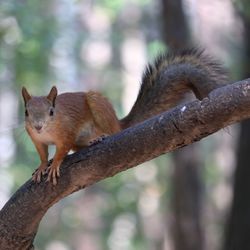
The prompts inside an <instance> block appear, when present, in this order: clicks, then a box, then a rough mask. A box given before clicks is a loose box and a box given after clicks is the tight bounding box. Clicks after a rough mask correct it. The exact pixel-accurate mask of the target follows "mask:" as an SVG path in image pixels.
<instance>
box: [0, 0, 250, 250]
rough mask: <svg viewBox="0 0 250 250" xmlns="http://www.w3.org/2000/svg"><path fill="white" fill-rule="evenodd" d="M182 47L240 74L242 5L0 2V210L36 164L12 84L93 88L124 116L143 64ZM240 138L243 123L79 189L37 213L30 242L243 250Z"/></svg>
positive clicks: (246, 242) (247, 132) (241, 1)
mask: <svg viewBox="0 0 250 250" xmlns="http://www.w3.org/2000/svg"><path fill="white" fill-rule="evenodd" d="M187 46H199V47H203V48H205V49H206V51H207V53H209V54H211V55H213V56H214V57H216V58H217V59H219V60H220V61H221V62H222V63H223V64H224V65H225V67H226V68H227V69H228V70H229V73H230V77H231V79H232V81H236V80H239V79H243V78H246V77H249V73H250V72H249V71H250V60H249V58H250V4H249V2H248V0H209V1H206V0H199V1H195V0H154V1H153V0H126V1H125V0H102V1H101V0H60V1H59V0H43V1H40V0H18V1H17V0H16V1H15V0H9V1H4V0H2V1H0V183H1V185H0V207H2V206H3V205H4V204H5V202H6V201H7V200H8V199H9V198H10V196H11V194H13V192H15V190H17V189H18V188H19V187H20V186H21V185H22V184H23V183H24V182H25V181H26V180H27V179H29V178H30V176H31V174H32V172H33V171H34V169H35V168H36V167H37V166H38V164H39V158H38V155H37V153H36V151H35V148H34V146H33V144H32V142H31V140H30V139H29V137H28V136H27V134H26V132H25V130H24V114H23V113H24V108H23V102H22V99H21V95H20V89H21V86H23V85H24V86H26V87H27V88H28V89H29V91H30V92H31V93H34V94H35V95H45V94H47V93H48V91H49V89H50V88H51V86H53V85H56V86H57V87H58V89H59V92H66V91H86V90H90V89H91V90H98V91H100V92H102V93H103V94H104V95H106V96H107V97H108V98H109V99H110V101H111V102H112V103H113V104H114V107H115V109H116V111H117V114H118V116H119V117H123V116H124V115H125V114H126V113H127V112H128V111H129V110H130V108H131V106H132V104H133V102H134V100H135V98H136V95H137V92H138V89H139V85H140V81H141V75H142V72H143V70H144V69H145V65H146V64H147V63H148V62H152V61H153V59H154V58H155V57H156V56H157V55H158V54H159V53H161V52H164V51H173V50H174V49H180V48H185V47H187ZM173 94H174V93H173ZM249 143H250V124H249V122H248V121H245V122H243V123H242V124H241V125H235V126H232V127H230V128H225V129H223V130H222V131H220V132H218V133H217V134H215V135H212V136H210V137H208V138H206V139H204V140H203V141H201V142H198V143H195V144H193V145H191V146H188V147H186V148H184V149H181V150H178V151H176V152H174V153H173V154H167V155H163V156H161V157H159V158H157V159H155V160H153V161H150V162H147V163H145V164H143V165H141V166H138V167H136V168H134V169H131V170H128V171H126V172H123V173H120V174H118V175H117V176H115V177H112V178H108V179H106V180H104V181H102V182H100V183H97V184H95V185H93V186H92V187H88V188H86V189H85V190H83V191H79V192H78V193H75V194H73V195H71V196H70V197H67V198H65V199H64V200H62V201H60V202H59V203H58V204H56V205H55V206H53V207H52V208H51V209H50V210H49V211H48V213H47V214H46V215H45V217H44V218H43V220H42V222H41V224H40V228H39V231H38V234H37V237H36V239H35V246H36V249H40V250H42V249H46V250H103V249H104V250H106V249H110V250H158V249H164V250H170V249H174V250H196V249H197V250H203V249H206V250H213V249H225V250H229V249H232V250H242V249H250V199H249V193H248V192H249V189H250V182H249V180H248V178H249V176H250V166H248V165H249V162H250V159H248V158H249V157H250V154H249V153H248V151H249V148H250V145H248V144H249ZM53 150H54V149H53V148H52V149H51V154H53V152H54V151H53ZM48 195H49V194H48Z"/></svg>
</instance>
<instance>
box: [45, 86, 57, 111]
mask: <svg viewBox="0 0 250 250" xmlns="http://www.w3.org/2000/svg"><path fill="white" fill-rule="evenodd" d="M56 97H57V88H56V86H53V87H52V88H51V90H50V92H49V94H48V95H47V99H48V100H50V101H51V102H52V105H53V106H55V101H56Z"/></svg>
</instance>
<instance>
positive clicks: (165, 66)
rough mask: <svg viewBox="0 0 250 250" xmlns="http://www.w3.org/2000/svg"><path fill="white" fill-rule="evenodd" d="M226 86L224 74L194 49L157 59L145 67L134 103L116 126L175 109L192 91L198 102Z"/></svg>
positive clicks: (218, 66) (215, 63) (134, 122)
mask: <svg viewBox="0 0 250 250" xmlns="http://www.w3.org/2000/svg"><path fill="white" fill-rule="evenodd" d="M227 83H228V78H227V73H226V71H225V70H224V69H223V68H222V67H221V65H220V64H219V63H218V62H216V61H215V60H214V59H213V58H211V57H210V56H208V55H206V54H204V53H203V51H201V50H198V49H189V50H183V51H180V52H178V53H175V54H165V55H160V56H159V57H158V58H157V59H156V61H155V63H154V64H152V65H148V67H147V68H146V70H145V72H144V74H143V77H142V84H141V88H140V91H139V94H138V97H137V100H136V102H135V104H134V106H133V107H132V109H131V111H130V113H129V114H128V115H127V116H126V117H125V118H123V119H122V120H121V121H120V123H121V127H122V128H123V129H125V128H127V127H130V126H133V125H135V124H137V123H139V122H142V121H144V120H146V119H148V118H150V117H152V116H155V115H157V114H160V113H162V112H164V111H167V110H169V109H171V108H173V107H175V106H176V105H177V104H178V103H179V102H180V101H181V100H183V98H184V96H185V94H187V93H188V92H189V91H193V93H194V94H195V96H196V97H197V98H199V99H202V98H204V97H205V96H207V95H208V94H209V93H210V92H211V91H212V90H214V89H216V88H219V87H221V86H223V85H225V84H227Z"/></svg>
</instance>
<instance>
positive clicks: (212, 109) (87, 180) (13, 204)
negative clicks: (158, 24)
mask: <svg viewBox="0 0 250 250" xmlns="http://www.w3.org/2000/svg"><path fill="white" fill-rule="evenodd" d="M248 117H250V79H248V80H245V81H242V82H238V83H235V84H231V85H228V86H225V87H222V88H219V89H216V90H214V91H212V92H211V93H210V95H209V96H208V97H207V98H204V99H203V100H202V101H199V100H196V101H193V102H190V103H187V104H185V105H181V106H178V107H176V108H175V109H173V110H171V111H169V112H165V113H162V114H160V115H158V116H156V117H154V118H152V119H149V120H147V121H145V122H143V123H141V124H138V125H137V126H134V127H131V128H129V129H126V130H124V131H122V132H121V133H118V134H116V135H114V136H110V137H108V138H107V139H106V140H104V141H103V142H101V143H99V144H97V145H94V146H92V147H89V148H87V149H85V150H82V151H79V152H77V153H75V154H73V155H69V156H68V157H66V159H65V160H64V162H63V164H62V166H61V177H60V179H59V182H58V184H57V185H56V186H53V185H52V184H51V183H47V182H45V181H44V180H45V178H43V181H42V182H41V183H40V184H36V183H33V182H32V181H31V180H29V181H27V182H26V183H25V184H24V185H23V186H22V187H21V188H20V189H19V190H18V191H17V192H16V193H15V194H14V195H13V196H12V198H11V199H10V200H9V201H8V202H7V203H6V205H5V206H4V207H3V209H2V210H1V211H0V249H5V250H8V249H13V250H14V249H15V250H19V249H22V250H23V249H33V240H34V237H35V235H36V232H37V230H38V226H39V223H40V221H41V219H42V217H43V216H44V215H45V213H46V211H47V210H48V209H49V208H50V207H51V206H52V205H53V204H55V203H56V202H58V201H59V200H60V199H62V198H64V197H65V196H67V195H70V194H71V193H73V192H75V191H78V190H79V189H82V188H84V187H86V186H89V185H91V184H94V183H96V182H98V181H100V180H102V179H104V178H107V177H110V176H113V175H115V174H117V173H119V172H121V171H124V170H126V169H128V168H131V167H133V166H136V165H138V164H140V163H142V162H145V161H147V160H150V159H152V158H155V157H157V156H159V155H161V154H163V153H166V152H169V151H173V150H174V149H177V148H180V147H183V146H185V145H188V144H190V143H192V142H194V141H197V140H200V139H202V138H204V137H205V136H207V135H209V134H212V133H214V132H216V131H218V130H219V129H221V128H223V127H225V126H228V125H230V124H232V123H234V122H238V121H240V120H243V119H245V118H248Z"/></svg>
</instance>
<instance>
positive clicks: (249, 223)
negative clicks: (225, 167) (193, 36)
mask: <svg viewBox="0 0 250 250" xmlns="http://www.w3.org/2000/svg"><path fill="white" fill-rule="evenodd" d="M243 6H245V11H246V12H247V10H248V9H249V7H250V4H249V3H245V4H244V3H243ZM242 20H243V23H244V29H245V53H244V60H243V62H244V63H243V69H244V72H243V74H244V75H245V76H246V77H249V76H250V16H247V13H242ZM249 150H250V120H246V121H243V122H242V123H241V127H240V135H239V142H238V150H237V162H236V168H235V176H234V189H233V201H232V207H231V211H230V215H229V219H228V225H227V228H226V235H225V242H224V249H225V250H238V249H242V250H244V249H250V199H249V193H248V190H250V181H249V176H250V153H249Z"/></svg>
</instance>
